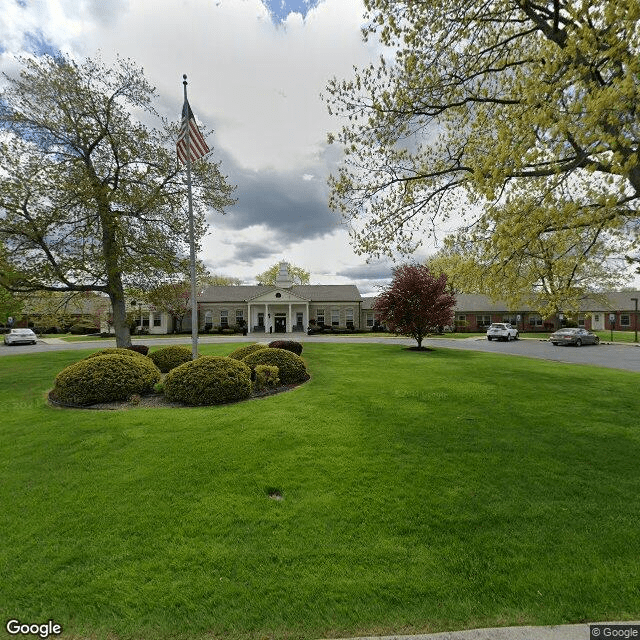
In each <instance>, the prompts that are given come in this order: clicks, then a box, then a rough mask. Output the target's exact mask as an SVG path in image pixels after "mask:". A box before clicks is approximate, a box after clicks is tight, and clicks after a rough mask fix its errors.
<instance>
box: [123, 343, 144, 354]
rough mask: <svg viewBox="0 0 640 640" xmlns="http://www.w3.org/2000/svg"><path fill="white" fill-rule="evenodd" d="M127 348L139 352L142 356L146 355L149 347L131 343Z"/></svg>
mask: <svg viewBox="0 0 640 640" xmlns="http://www.w3.org/2000/svg"><path fill="white" fill-rule="evenodd" d="M127 349H129V350H130V351H135V352H136V353H140V354H142V355H143V356H146V355H147V354H148V353H149V347H148V346H147V345H146V344H132V345H131V346H130V347H127Z"/></svg>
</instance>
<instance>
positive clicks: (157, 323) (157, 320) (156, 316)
mask: <svg viewBox="0 0 640 640" xmlns="http://www.w3.org/2000/svg"><path fill="white" fill-rule="evenodd" d="M153 326H154V327H161V326H162V314H161V313H160V312H159V311H154V312H153Z"/></svg>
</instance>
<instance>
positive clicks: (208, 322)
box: [204, 311, 213, 329]
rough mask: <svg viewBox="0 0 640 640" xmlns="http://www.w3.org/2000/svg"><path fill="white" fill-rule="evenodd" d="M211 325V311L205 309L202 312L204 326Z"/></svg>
mask: <svg viewBox="0 0 640 640" xmlns="http://www.w3.org/2000/svg"><path fill="white" fill-rule="evenodd" d="M212 326H213V313H211V311H207V313H205V314H204V328H205V329H211V327H212Z"/></svg>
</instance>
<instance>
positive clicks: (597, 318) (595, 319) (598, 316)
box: [593, 313, 600, 322]
mask: <svg viewBox="0 0 640 640" xmlns="http://www.w3.org/2000/svg"><path fill="white" fill-rule="evenodd" d="M593 321H594V322H600V314H599V313H596V314H595V315H594V316H593Z"/></svg>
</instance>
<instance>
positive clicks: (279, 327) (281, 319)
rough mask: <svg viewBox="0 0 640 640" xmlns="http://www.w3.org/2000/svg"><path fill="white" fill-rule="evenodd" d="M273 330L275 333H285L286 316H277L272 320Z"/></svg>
mask: <svg viewBox="0 0 640 640" xmlns="http://www.w3.org/2000/svg"><path fill="white" fill-rule="evenodd" d="M273 330H274V331H275V332H276V333H285V332H286V331H287V316H286V315H281V316H280V315H277V316H276V317H275V318H274V327H273Z"/></svg>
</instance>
